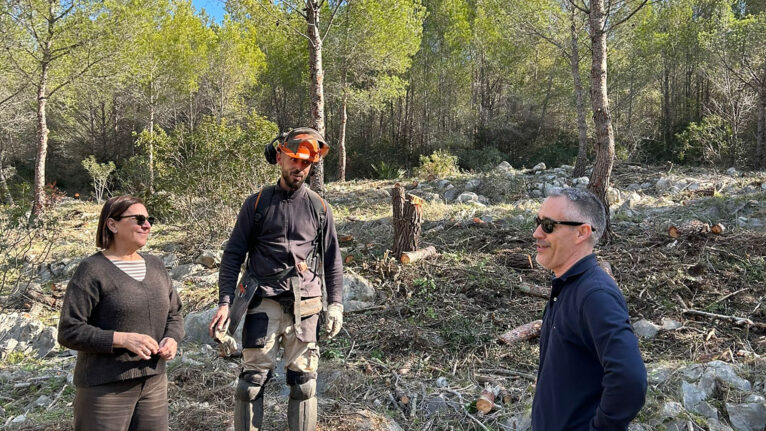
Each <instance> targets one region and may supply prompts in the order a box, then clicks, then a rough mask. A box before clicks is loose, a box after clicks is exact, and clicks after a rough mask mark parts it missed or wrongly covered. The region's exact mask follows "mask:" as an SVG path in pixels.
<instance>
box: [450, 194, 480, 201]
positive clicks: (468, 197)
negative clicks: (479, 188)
mask: <svg viewBox="0 0 766 431" xmlns="http://www.w3.org/2000/svg"><path fill="white" fill-rule="evenodd" d="M455 201H456V202H459V203H468V202H479V195H477V194H476V193H474V192H463V193H461V194H460V196H458V197H457V199H455Z"/></svg>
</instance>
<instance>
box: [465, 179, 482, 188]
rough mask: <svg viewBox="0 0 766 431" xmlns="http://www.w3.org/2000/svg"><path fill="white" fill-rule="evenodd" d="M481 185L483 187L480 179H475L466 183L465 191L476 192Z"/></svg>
mask: <svg viewBox="0 0 766 431" xmlns="http://www.w3.org/2000/svg"><path fill="white" fill-rule="evenodd" d="M480 185H481V180H480V179H478V178H473V179H470V180H468V181H466V183H465V189H466V190H475V189H476V188H478V187H479V186H480Z"/></svg>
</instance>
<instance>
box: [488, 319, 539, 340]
mask: <svg viewBox="0 0 766 431" xmlns="http://www.w3.org/2000/svg"><path fill="white" fill-rule="evenodd" d="M542 326H543V321H542V320H535V321H534V322H529V323H526V324H524V325H521V326H519V327H518V328H514V329H511V330H510V331H508V332H506V333H505V334H503V335H501V336H499V337H498V339H499V340H500V341H502V342H503V343H505V344H513V343H517V342H519V341H526V340H531V339H533V338H537V337H539V336H540V328H542Z"/></svg>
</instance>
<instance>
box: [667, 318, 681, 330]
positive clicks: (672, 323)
mask: <svg viewBox="0 0 766 431" xmlns="http://www.w3.org/2000/svg"><path fill="white" fill-rule="evenodd" d="M682 326H683V325H682V324H681V322H679V321H678V320H673V319H671V318H668V317H663V318H662V329H664V330H666V331H675V330H676V329H679V328H681V327H682Z"/></svg>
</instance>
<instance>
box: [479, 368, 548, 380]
mask: <svg viewBox="0 0 766 431" xmlns="http://www.w3.org/2000/svg"><path fill="white" fill-rule="evenodd" d="M478 371H479V372H480V373H488V374H495V375H498V376H514V377H523V378H525V379H528V380H532V381H535V380H536V379H537V377H536V376H534V375H532V374H529V373H525V372H523V371H516V370H506V369H504V368H492V369H489V368H483V369H479V370H478Z"/></svg>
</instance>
